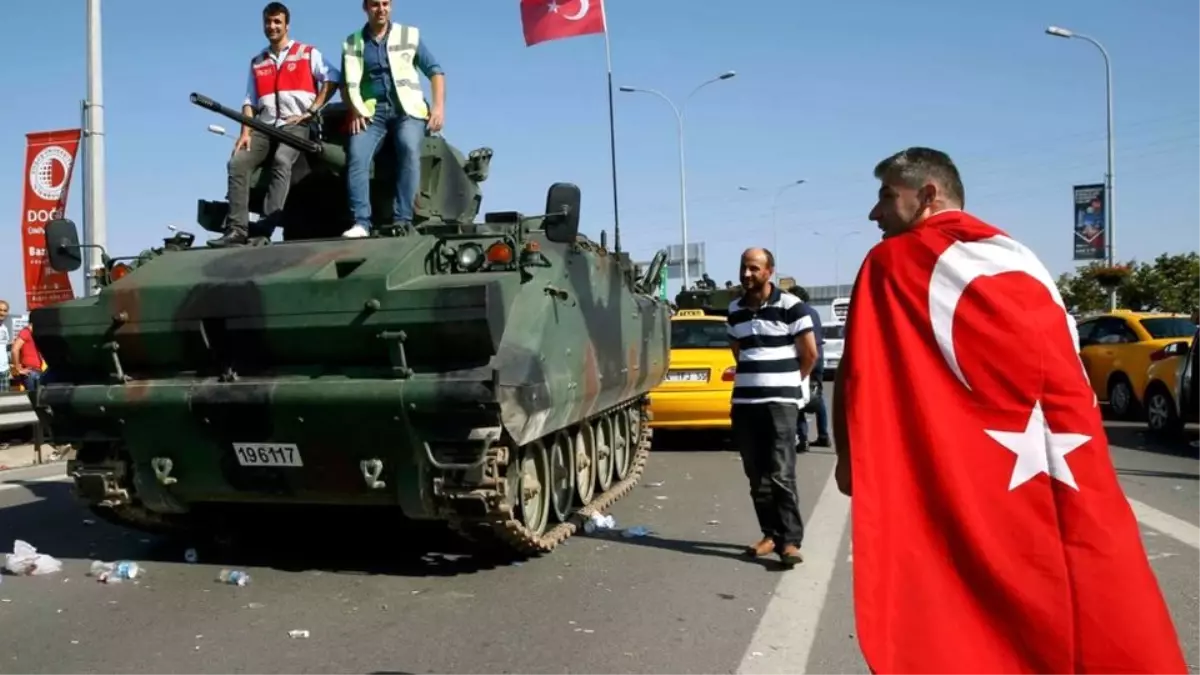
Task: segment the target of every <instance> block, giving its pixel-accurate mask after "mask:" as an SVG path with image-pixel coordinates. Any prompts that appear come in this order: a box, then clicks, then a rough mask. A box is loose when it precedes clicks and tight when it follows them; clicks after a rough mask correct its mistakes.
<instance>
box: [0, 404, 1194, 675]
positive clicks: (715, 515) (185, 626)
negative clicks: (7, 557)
mask: <svg viewBox="0 0 1200 675" xmlns="http://www.w3.org/2000/svg"><path fill="white" fill-rule="evenodd" d="M1139 428H1140V427H1139V426H1138V425H1113V426H1112V427H1111V428H1110V436H1111V438H1112V440H1113V442H1114V444H1116V445H1115V447H1114V448H1113V451H1112V454H1113V460H1114V462H1115V465H1116V466H1117V468H1118V471H1119V472H1120V474H1121V480H1122V483H1123V485H1124V487H1125V489H1126V491H1127V494H1128V496H1129V497H1130V499H1131V500H1133V502H1134V507H1135V511H1136V513H1137V516H1138V519H1139V520H1140V521H1141V523H1142V524H1143V534H1144V541H1145V543H1146V546H1147V551H1148V555H1149V557H1150V559H1151V560H1152V564H1153V566H1154V569H1155V570H1156V572H1157V573H1158V577H1159V579H1160V582H1161V584H1162V588H1163V590H1164V593H1165V595H1166V597H1167V600H1168V602H1169V603H1170V606H1171V611H1172V613H1173V615H1174V618H1175V621H1176V623H1177V628H1178V631H1179V634H1180V636H1181V637H1182V639H1183V641H1184V649H1185V654H1186V657H1187V659H1188V663H1189V664H1192V668H1191V670H1192V672H1198V670H1197V668H1196V665H1195V664H1197V663H1198V662H1200V640H1198V639H1197V635H1198V633H1200V625H1198V624H1197V616H1198V614H1200V604H1198V596H1200V588H1198V587H1200V575H1198V570H1200V551H1198V547H1200V529H1197V521H1198V518H1197V503H1198V499H1200V493H1198V491H1197V487H1198V480H1197V479H1198V476H1197V460H1196V456H1195V450H1194V449H1193V448H1191V447H1190V446H1189V445H1188V443H1187V442H1186V441H1185V442H1184V443H1182V444H1176V447H1172V448H1168V447H1164V446H1161V445H1157V444H1153V443H1149V442H1148V441H1147V440H1146V439H1145V438H1144V437H1143V436H1142V435H1141V434H1140V432H1139ZM1190 438H1192V439H1194V438H1195V432H1194V431H1192V432H1190ZM692 440H694V439H679V438H676V439H674V441H675V442H674V443H672V445H675V446H678V445H680V443H681V442H682V444H683V448H682V449H680V448H675V447H665V448H663V449H659V450H656V452H655V454H653V455H652V457H651V462H650V465H649V468H648V470H647V474H646V476H645V477H644V479H643V481H642V483H641V484H640V485H639V487H638V488H637V489H636V490H635V491H634V492H633V493H632V494H631V495H630V496H629V497H627V498H625V499H624V500H622V501H621V502H620V503H619V504H617V505H616V507H615V508H614V509H613V511H612V514H613V515H614V516H615V518H616V520H617V524H618V526H620V527H627V526H632V525H643V526H646V527H648V528H650V529H651V530H652V531H653V534H651V535H649V536H646V537H642V538H623V537H621V536H619V535H611V534H610V535H608V536H579V535H577V536H576V537H574V538H572V539H571V540H569V543H567V544H566V545H565V546H563V547H560V548H559V549H558V550H557V551H555V552H554V553H553V554H552V555H550V556H548V557H545V558H541V559H538V560H534V561H529V562H525V563H524V564H521V565H515V566H498V567H497V566H493V567H487V566H483V567H480V566H479V565H478V564H476V562H475V561H474V560H473V559H472V557H471V556H468V555H465V554H463V553H462V549H461V548H460V547H459V546H458V545H457V544H456V543H455V542H454V540H453V539H451V538H449V537H447V536H443V535H439V534H437V533H431V535H430V536H431V538H432V539H431V543H430V544H428V545H426V546H423V547H416V546H414V545H412V544H411V543H410V542H411V541H412V535H404V534H403V533H399V532H396V531H394V530H393V528H390V527H389V523H387V522H384V521H379V522H365V523H363V524H362V525H363V526H362V527H360V528H356V529H355V530H354V531H346V530H345V529H344V528H339V530H338V531H337V532H333V533H330V532H324V533H323V532H321V531H320V529H319V527H318V526H317V525H313V524H310V523H300V524H298V525H299V527H298V528H297V530H298V531H296V532H295V533H293V534H292V535H290V536H289V537H282V538H284V539H288V541H287V542H284V543H281V542H280V541H277V540H275V541H272V542H270V543H269V544H261V545H258V546H249V545H245V546H244V547H243V546H239V547H236V548H234V549H233V550H232V551H231V552H225V553H222V551H221V550H220V549H215V548H211V547H210V548H209V549H201V550H200V551H199V561H198V562H197V563H195V564H189V563H187V562H185V561H184V551H183V549H182V548H181V547H177V546H175V545H171V544H166V543H162V542H160V541H158V540H156V539H153V538H149V537H145V536H143V535H140V534H136V533H132V532H128V531H124V530H122V529H119V528H116V527H112V526H109V525H106V524H104V523H103V522H100V523H92V522H91V520H90V517H89V514H88V513H87V512H85V511H84V510H83V509H81V508H80V507H79V506H78V505H76V503H75V502H74V501H73V498H72V497H71V494H70V486H69V483H67V482H65V480H64V477H63V475H62V473H63V471H64V467H63V465H61V464H59V465H53V466H47V467H37V468H32V469H23V470H17V471H14V472H7V473H4V474H0V481H3V482H2V483H0V550H2V551H8V550H11V546H12V541H13V539H15V538H22V539H25V540H27V541H29V542H30V543H32V544H33V545H34V546H37V547H38V548H39V549H40V550H41V551H42V552H45V553H49V554H51V555H54V556H57V557H59V558H61V559H62V560H63V562H64V565H65V568H64V570H63V571H62V572H61V573H58V574H54V575H48V576H41V577H13V576H4V577H3V578H2V579H0V672H32V673H42V672H97V671H98V672H139V673H140V672H153V673H170V672H180V671H187V672H221V673H237V672H298V673H304V672H360V673H384V672H386V673H399V672H406V673H425V672H442V673H445V672H489V673H494V672H500V673H504V672H530V673H543V672H544V673H551V672H553V673H578V672H620V673H643V672H647V673H648V672H675V673H692V672H704V673H714V672H715V673H767V672H823V673H864V672H866V666H865V664H864V663H863V661H862V658H861V656H860V654H859V651H858V645H857V643H856V641H855V627H854V620H853V611H852V605H851V601H852V598H851V566H852V562H851V560H852V559H851V552H850V550H849V528H848V524H849V511H848V501H847V499H846V498H844V497H843V496H842V495H840V494H838V493H837V491H836V489H835V488H834V484H833V479H832V469H833V464H834V458H833V455H832V453H831V452H830V451H828V450H822V449H818V450H816V451H814V452H812V453H810V454H808V455H805V456H802V457H801V458H800V460H799V467H798V471H799V476H800V489H801V494H802V496H803V501H802V509H803V512H804V514H805V516H806V520H807V523H808V532H807V536H806V540H805V546H804V549H805V552H806V557H807V562H806V563H805V565H803V566H801V567H798V568H796V569H795V570H792V571H789V572H781V571H780V570H779V569H778V568H777V567H776V565H775V564H774V563H773V562H767V563H764V564H759V563H756V562H753V561H748V560H745V559H743V558H740V557H739V555H738V551H739V549H740V547H741V546H743V545H745V544H747V543H750V542H751V541H753V540H755V539H756V538H757V536H758V532H757V528H756V526H755V522H754V516H753V512H752V510H751V508H750V503H749V497H748V494H747V489H746V485H745V479H744V477H743V475H742V470H741V466H740V465H739V463H738V461H737V459H736V456H735V455H734V454H732V453H730V452H727V451H725V450H723V449H722V448H721V447H719V444H718V446H717V447H700V445H698V444H696V443H693V442H692ZM310 525H312V526H311V527H310ZM417 549H420V550H417ZM94 558H99V559H104V560H113V559H119V558H127V559H132V560H136V561H137V562H139V563H140V564H142V565H143V566H144V568H145V577H144V578H143V579H142V580H141V581H139V582H138V583H130V582H126V583H123V584H120V585H105V584H100V583H97V582H96V581H94V580H93V579H90V578H88V577H87V576H86V571H87V568H88V566H89V564H90V560H92V559H94ZM222 567H231V568H236V569H242V570H245V571H247V572H248V573H249V574H250V575H251V577H252V581H251V583H250V584H249V585H248V586H245V587H235V586H227V585H221V584H219V583H217V582H216V581H215V578H216V576H217V573H218V572H219V570H220V569H222ZM292 630H306V631H308V637H307V638H297V639H293V638H289V636H288V632H289V631H292Z"/></svg>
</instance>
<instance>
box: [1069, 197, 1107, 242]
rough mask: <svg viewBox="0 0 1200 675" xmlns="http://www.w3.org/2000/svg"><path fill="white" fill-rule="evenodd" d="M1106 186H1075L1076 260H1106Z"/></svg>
mask: <svg viewBox="0 0 1200 675" xmlns="http://www.w3.org/2000/svg"><path fill="white" fill-rule="evenodd" d="M1105 196H1106V195H1105V194H1104V184H1103V183H1100V184H1097V185H1076V186H1075V237H1074V239H1075V260H1089V261H1090V260H1104V259H1105V258H1106V257H1107V255H1106V246H1105V245H1106V243H1107V241H1108V237H1106V236H1105V223H1107V220H1106V219H1105V210H1106V209H1107V208H1108V207H1107V205H1106V204H1105V202H1106V199H1105Z"/></svg>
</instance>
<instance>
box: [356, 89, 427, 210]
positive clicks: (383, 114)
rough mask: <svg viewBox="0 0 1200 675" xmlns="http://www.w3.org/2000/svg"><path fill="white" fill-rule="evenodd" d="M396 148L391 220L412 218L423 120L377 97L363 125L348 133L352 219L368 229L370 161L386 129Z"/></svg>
mask: <svg viewBox="0 0 1200 675" xmlns="http://www.w3.org/2000/svg"><path fill="white" fill-rule="evenodd" d="M389 131H390V132H391V133H392V143H393V145H394V147H395V149H396V201H395V206H394V207H393V214H392V222H395V223H398V222H410V223H411V222H412V219H413V201H415V200H416V198H417V186H418V184H419V183H420V180H421V145H422V144H423V143H424V142H425V120H422V119H417V118H415V117H409V116H408V115H406V114H404V112H403V111H398V110H396V109H395V108H394V107H392V105H391V104H390V103H387V102H384V101H379V102H377V105H376V106H375V117H373V118H371V123H370V124H369V125H367V128H366V129H364V130H362V131H360V132H359V133H357V134H352V135H351V136H350V147H349V152H350V157H349V159H348V162H349V166H348V167H346V181H347V190H348V191H349V193H350V210H351V211H352V212H353V213H354V223H355V224H356V225H361V226H363V227H365V228H366V229H368V230H370V229H371V161H372V160H373V159H374V158H375V153H376V152H378V151H379V144H380V143H382V142H383V138H384V136H386V135H387V134H388V132H389Z"/></svg>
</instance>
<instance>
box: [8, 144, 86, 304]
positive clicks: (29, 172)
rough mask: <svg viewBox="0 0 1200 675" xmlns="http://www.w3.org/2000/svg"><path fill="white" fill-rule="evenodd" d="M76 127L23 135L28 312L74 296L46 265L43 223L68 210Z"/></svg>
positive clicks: (63, 275)
mask: <svg viewBox="0 0 1200 675" xmlns="http://www.w3.org/2000/svg"><path fill="white" fill-rule="evenodd" d="M80 136H81V132H80V130H79V129H64V130H61V131H37V132H34V133H30V134H26V135H25V138H26V146H25V172H24V174H23V177H24V179H25V180H24V182H25V199H24V203H23V205H22V208H21V216H22V218H21V244H22V247H21V248H22V250H23V256H24V259H25V309H26V311H29V310H32V309H37V308H38V307H44V306H46V305H52V304H54V303H56V302H61V301H63V300H69V299H71V298H73V297H75V294H74V292H72V290H71V278H70V277H69V276H67V273H65V272H55V271H54V270H52V269H50V265H49V262H48V260H47V258H46V223H49V222H50V221H51V220H55V219H57V218H62V217H63V215H64V214H65V213H66V210H67V188H69V187H70V185H71V175H72V173H73V171H72V170H73V169H74V168H75V156H76V151H77V150H78V149H79V138H80Z"/></svg>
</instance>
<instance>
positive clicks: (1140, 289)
mask: <svg viewBox="0 0 1200 675" xmlns="http://www.w3.org/2000/svg"><path fill="white" fill-rule="evenodd" d="M1114 272H1117V274H1114ZM1109 276H1114V277H1120V279H1121V280H1120V282H1119V283H1118V284H1117V306H1118V307H1121V308H1124V309H1132V310H1134V311H1141V312H1178V313H1183V314H1188V313H1191V312H1193V311H1196V308H1197V307H1200V254H1197V253H1195V252H1189V253H1180V254H1176V255H1169V254H1167V253H1163V254H1161V255H1159V256H1158V257H1157V258H1155V259H1154V262H1153V263H1138V262H1136V261H1133V260H1130V261H1129V262H1128V263H1124V264H1122V265H1115V266H1113V267H1109V266H1108V265H1107V264H1106V263H1101V262H1093V263H1091V264H1089V265H1087V266H1085V267H1082V268H1080V269H1078V270H1076V271H1075V272H1074V273H1071V274H1063V275H1062V276H1060V277H1059V278H1058V291H1059V293H1062V296H1063V302H1064V303H1065V304H1066V306H1067V309H1068V310H1069V311H1071V312H1074V313H1077V314H1085V313H1088V312H1100V311H1104V310H1106V309H1107V308H1108V291H1107V290H1106V289H1105V288H1104V286H1103V285H1102V284H1101V281H1100V279H1102V278H1105V277H1109Z"/></svg>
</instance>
